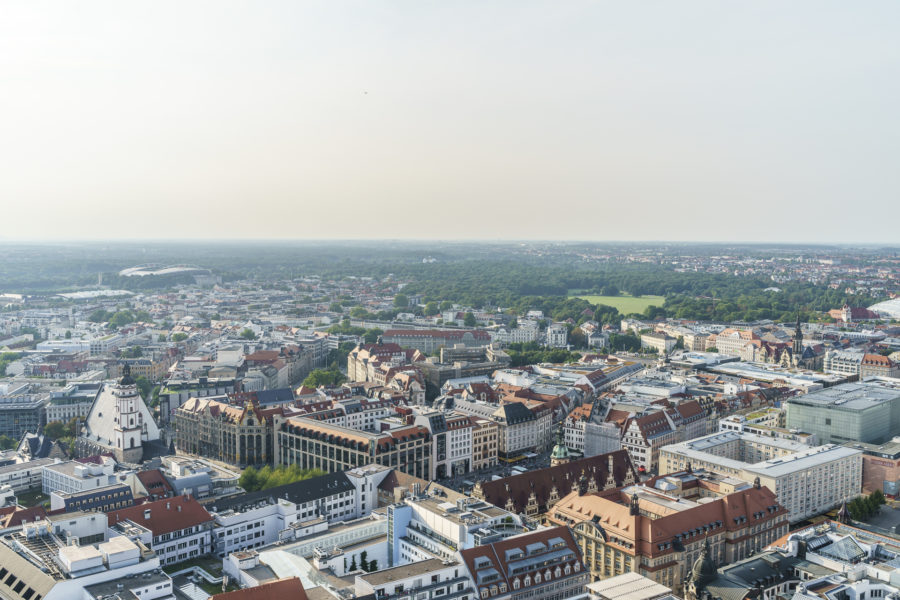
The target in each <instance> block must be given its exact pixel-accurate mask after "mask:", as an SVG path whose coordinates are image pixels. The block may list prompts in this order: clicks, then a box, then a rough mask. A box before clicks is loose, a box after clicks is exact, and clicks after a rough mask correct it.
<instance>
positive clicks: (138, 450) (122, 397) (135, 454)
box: [112, 364, 144, 462]
mask: <svg viewBox="0 0 900 600" xmlns="http://www.w3.org/2000/svg"><path fill="white" fill-rule="evenodd" d="M112 393H113V396H114V397H115V399H116V416H115V428H114V432H113V440H112V441H113V442H114V444H115V447H114V450H115V454H116V460H118V461H123V462H140V460H141V457H142V456H143V454H144V451H143V447H142V445H141V432H142V430H143V425H144V424H143V422H142V418H141V410H140V406H141V402H142V400H141V397H140V395H139V394H138V390H137V384H136V383H135V381H134V379H132V377H131V365H129V364H126V365H125V366H124V367H123V368H122V378H121V379H119V381H118V383H116V386H115V387H114V388H113V391H112Z"/></svg>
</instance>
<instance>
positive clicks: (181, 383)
mask: <svg viewBox="0 0 900 600" xmlns="http://www.w3.org/2000/svg"><path fill="white" fill-rule="evenodd" d="M238 385H239V384H238V382H237V381H235V379H234V378H211V377H200V378H197V379H190V380H174V379H170V380H169V381H167V382H166V383H165V385H164V386H163V387H162V389H161V390H160V391H159V420H160V423H163V424H165V423H168V422H170V421H171V420H172V419H174V418H175V410H176V409H178V407H179V406H181V405H182V404H184V403H185V402H187V401H188V400H190V399H191V398H205V397H207V396H224V395H225V394H233V393H234V392H236V391H237V387H238Z"/></svg>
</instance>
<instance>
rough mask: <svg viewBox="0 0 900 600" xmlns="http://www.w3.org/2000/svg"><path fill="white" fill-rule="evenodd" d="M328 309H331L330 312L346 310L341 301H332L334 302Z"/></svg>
mask: <svg viewBox="0 0 900 600" xmlns="http://www.w3.org/2000/svg"><path fill="white" fill-rule="evenodd" d="M328 311H329V312H336V313H342V312H344V306H343V305H342V304H341V303H340V302H332V303H331V304H330V305H329V306H328Z"/></svg>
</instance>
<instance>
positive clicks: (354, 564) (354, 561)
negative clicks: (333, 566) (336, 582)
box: [350, 554, 359, 573]
mask: <svg viewBox="0 0 900 600" xmlns="http://www.w3.org/2000/svg"><path fill="white" fill-rule="evenodd" d="M358 568H359V567H357V566H356V555H355V554H354V555H353V560H351V561H350V572H351V573H352V572H353V571H355V570H356V569H358Z"/></svg>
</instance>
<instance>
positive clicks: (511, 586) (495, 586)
mask: <svg viewBox="0 0 900 600" xmlns="http://www.w3.org/2000/svg"><path fill="white" fill-rule="evenodd" d="M460 555H461V557H462V560H463V562H464V563H465V565H466V567H467V569H468V571H469V573H470V576H471V578H472V581H473V582H474V584H475V590H476V592H477V596H476V598H481V599H488V598H501V599H504V600H506V599H515V600H519V599H522V600H524V599H526V598H527V599H536V600H537V599H547V600H551V599H560V600H562V599H565V598H576V597H579V596H581V595H583V594H584V586H585V584H587V582H588V573H587V571H586V570H585V568H584V563H583V562H582V553H581V552H580V550H579V547H578V544H577V542H576V540H575V538H574V537H573V535H572V531H571V530H570V529H569V528H568V527H550V528H547V529H542V530H540V531H534V532H531V533H527V534H524V535H520V536H517V537H514V538H509V539H505V540H501V541H496V542H492V543H490V544H485V545H482V546H478V547H475V548H469V549H467V550H463V551H461V552H460Z"/></svg>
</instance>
